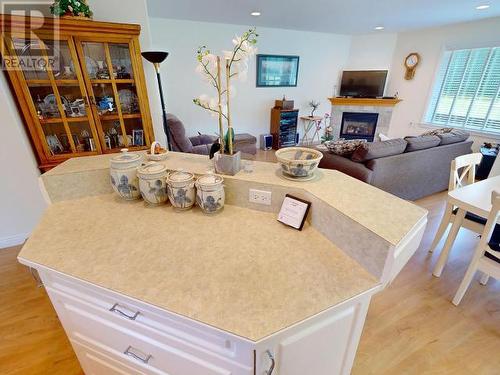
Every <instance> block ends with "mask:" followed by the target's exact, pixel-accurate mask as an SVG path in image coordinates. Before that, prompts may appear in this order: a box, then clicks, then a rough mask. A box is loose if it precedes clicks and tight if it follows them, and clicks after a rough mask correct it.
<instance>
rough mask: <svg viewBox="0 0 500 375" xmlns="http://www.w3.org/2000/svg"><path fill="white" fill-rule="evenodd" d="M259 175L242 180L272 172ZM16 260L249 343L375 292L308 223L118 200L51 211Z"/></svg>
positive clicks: (68, 204) (86, 201) (62, 205)
mask: <svg viewBox="0 0 500 375" xmlns="http://www.w3.org/2000/svg"><path fill="white" fill-rule="evenodd" d="M176 157H177V156H176ZM172 159H173V158H170V160H169V163H171V162H172ZM74 160H77V159H74ZM202 164H207V162H206V160H205V161H204V163H201V162H200V168H201V166H202ZM93 165H94V166H95V164H93ZM271 166H272V165H271ZM70 167H71V168H72V169H73V171H74V172H75V166H71V165H67V166H65V168H70ZM79 167H83V166H82V164H79ZM86 167H88V166H86ZM102 167H107V162H106V163H103V164H102ZM256 169H257V170H256V172H255V174H253V175H252V174H248V175H244V176H245V177H246V176H248V178H256V179H257V178H262V177H259V176H262V174H265V173H271V172H272V170H274V169H275V166H273V167H267V166H260V164H259V166H258V168H256ZM266 171H267V172H266ZM56 172H61V170H59V171H57V169H56V170H53V172H49V173H56ZM271 175H272V173H271ZM328 175H330V174H329V173H328ZM252 176H253V177H252ZM276 178H278V177H276ZM329 178H332V181H335V180H337V179H339V177H338V176H336V174H332V175H331V177H329ZM279 181H280V183H283V180H281V179H280V180H279ZM339 181H342V180H339ZM348 183H350V181H349V180H347V184H348ZM318 189H319V188H318ZM384 197H385V195H384ZM327 198H328V197H327ZM331 199H333V201H334V202H335V199H334V198H331ZM385 199H388V200H390V199H389V198H388V197H386V198H385ZM401 202H402V201H397V203H399V204H401ZM341 203H342V200H340V201H339V204H341ZM242 228H244V229H245V230H241V229H242ZM19 258H20V259H21V260H26V261H29V262H31V263H36V264H39V265H42V266H46V267H48V268H51V269H55V270H57V271H59V272H62V273H65V274H68V275H71V276H74V277H76V278H80V279H82V280H85V281H88V282H90V283H93V284H96V285H99V286H102V287H105V288H108V289H111V290H114V291H116V292H119V293H123V294H125V295H127V296H130V297H133V298H136V299H139V300H142V301H144V302H146V303H150V304H153V305H156V306H158V307H160V308H164V309H166V310H169V311H172V312H175V313H177V314H181V315H183V316H186V317H189V318H192V319H194V320H197V321H200V322H203V323H205V324H208V325H211V326H214V327H217V328H219V329H222V330H225V331H228V332H231V333H233V334H235V335H238V336H241V337H245V338H248V339H250V340H253V341H257V340H259V339H261V338H264V337H266V336H268V335H270V334H272V333H274V332H277V331H279V330H281V329H284V328H286V327H288V326H290V325H292V324H294V323H297V322H299V321H301V320H303V319H305V318H307V317H310V316H312V315H314V314H316V313H319V312H321V311H323V310H325V309H327V308H329V307H332V306H334V305H336V304H338V303H340V302H342V301H344V300H346V299H349V298H351V297H354V296H356V295H358V294H360V293H362V292H364V291H367V290H369V289H371V288H373V287H376V286H377V285H378V281H377V280H375V278H374V277H373V276H372V275H370V274H369V273H368V272H367V271H365V270H364V269H363V268H362V267H361V266H360V265H359V264H358V263H357V262H356V261H354V260H353V259H352V258H350V257H349V256H348V255H346V254H345V253H344V252H342V251H341V250H340V249H338V248H337V247H335V245H333V244H332V243H331V242H330V241H329V240H327V239H326V238H325V237H323V236H322V235H321V234H320V233H319V232H318V231H317V230H316V229H314V228H313V227H312V226H310V225H309V224H307V223H306V226H305V227H304V230H303V231H302V232H299V231H296V230H294V229H291V228H289V227H286V226H284V225H282V224H281V223H279V222H277V220H276V215H275V214H273V213H266V212H260V211H255V210H251V209H245V208H239V207H235V206H229V205H226V207H225V208H224V211H223V212H222V213H220V214H218V215H215V216H207V215H205V214H203V213H202V212H201V211H200V210H199V209H197V208H195V209H193V210H190V211H186V212H181V213H179V212H175V211H174V210H173V208H172V207H171V206H170V205H164V206H159V207H148V206H147V205H146V204H145V203H144V202H143V201H132V202H128V201H123V200H121V199H120V198H118V197H117V196H115V195H112V194H108V195H101V196H94V197H86V198H82V199H76V200H68V201H63V202H59V203H54V204H52V205H51V206H49V208H48V209H47V211H46V213H45V215H44V216H43V218H42V220H41V222H40V223H39V224H38V226H37V228H36V229H35V231H34V232H33V234H32V235H31V236H30V238H29V240H28V242H27V243H26V244H25V246H24V247H23V249H22V251H21V253H20V254H19ZM82 265H84V266H82Z"/></svg>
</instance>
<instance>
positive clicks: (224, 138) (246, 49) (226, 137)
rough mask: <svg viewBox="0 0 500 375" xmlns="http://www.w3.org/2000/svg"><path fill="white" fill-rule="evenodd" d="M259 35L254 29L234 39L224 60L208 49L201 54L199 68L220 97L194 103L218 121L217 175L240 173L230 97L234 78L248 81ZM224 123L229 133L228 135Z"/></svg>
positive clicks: (200, 98)
mask: <svg viewBox="0 0 500 375" xmlns="http://www.w3.org/2000/svg"><path fill="white" fill-rule="evenodd" d="M257 37H258V34H257V33H256V32H255V28H254V29H250V30H248V31H246V32H245V33H243V35H241V36H238V37H236V38H235V39H233V45H234V47H233V49H232V50H231V51H223V57H221V56H217V55H215V54H213V53H211V52H210V50H209V49H208V48H207V47H206V46H202V47H200V48H199V49H198V51H197V59H198V66H197V68H196V70H197V72H199V73H200V74H201V75H202V76H203V77H204V78H205V79H206V81H207V82H208V83H209V84H210V85H211V86H213V87H214V88H215V90H216V92H217V95H216V96H215V97H213V98H210V97H209V96H208V95H201V96H200V97H198V98H195V99H193V102H194V104H196V105H197V106H199V107H201V108H203V109H205V110H207V111H209V112H210V113H212V114H213V115H214V116H216V117H217V118H218V123H219V130H218V134H219V144H220V147H219V151H217V152H216V153H215V155H214V164H215V170H216V171H217V173H222V174H228V175H235V174H236V173H238V171H239V170H240V161H241V153H240V152H239V151H238V152H236V153H235V152H234V147H233V146H234V145H233V143H234V129H233V124H232V122H231V107H230V98H231V96H232V93H233V92H234V90H233V87H232V86H231V80H232V79H233V78H239V79H240V80H245V79H246V77H247V73H248V60H249V58H250V57H251V56H253V55H255V53H256V47H255V44H256V43H257ZM223 70H224V72H223ZM224 121H225V122H226V124H227V131H226V132H224Z"/></svg>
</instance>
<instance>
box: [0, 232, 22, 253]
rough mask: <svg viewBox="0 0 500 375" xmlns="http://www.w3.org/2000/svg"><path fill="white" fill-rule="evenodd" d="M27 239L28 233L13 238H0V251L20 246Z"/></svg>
mask: <svg viewBox="0 0 500 375" xmlns="http://www.w3.org/2000/svg"><path fill="white" fill-rule="evenodd" d="M28 237H29V233H19V234H15V235H13V236H7V237H0V250H2V249H3V248H6V247H12V246H17V245H21V244H22V243H23V242H24V241H26V239H27V238H28Z"/></svg>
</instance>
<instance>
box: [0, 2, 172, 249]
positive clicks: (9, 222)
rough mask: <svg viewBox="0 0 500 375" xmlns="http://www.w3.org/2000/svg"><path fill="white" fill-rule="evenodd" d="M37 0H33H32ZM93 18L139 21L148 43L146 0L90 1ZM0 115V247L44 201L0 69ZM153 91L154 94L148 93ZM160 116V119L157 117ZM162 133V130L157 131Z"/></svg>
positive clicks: (21, 236)
mask: <svg viewBox="0 0 500 375" xmlns="http://www.w3.org/2000/svg"><path fill="white" fill-rule="evenodd" d="M35 1H36V0H35ZM89 5H90V7H91V9H93V10H94V19H95V20H96V21H113V22H130V23H139V24H141V26H142V28H143V31H142V36H141V45H142V48H143V49H146V48H149V46H150V41H151V38H150V33H149V27H148V14H147V7H146V3H145V0H107V1H102V0H101V1H98V0H91V1H89ZM145 69H146V73H147V74H149V80H148V83H149V84H148V91H149V93H150V95H149V97H150V102H151V108H152V112H153V116H154V122H155V128H157V127H158V126H159V129H161V109H160V105H159V104H158V103H159V100H158V99H157V96H155V95H154V93H155V92H156V91H155V90H157V89H156V86H155V85H156V82H155V81H154V80H153V79H152V78H154V77H153V76H152V74H153V73H152V72H153V69H152V68H151V67H150V66H146V65H145ZM0 75H1V78H0V117H1V119H2V140H3V142H2V146H1V147H0V168H1V169H0V174H1V175H2V180H1V181H2V183H1V184H0V248H2V247H7V246H13V245H16V244H19V243H22V242H23V241H24V240H25V239H26V237H27V236H28V235H29V233H30V232H31V231H32V230H33V228H34V226H35V225H36V223H37V222H38V220H39V218H40V216H41V214H42V212H43V210H44V208H45V202H44V200H43V198H42V195H41V193H40V189H39V187H38V176H39V170H38V168H37V162H36V160H35V157H34V154H33V151H32V149H31V146H30V143H29V140H28V137H27V133H26V131H25V128H24V125H23V120H22V119H21V117H20V116H19V114H18V111H17V108H16V105H15V102H14V99H13V96H12V95H11V92H10V89H9V85H8V82H7V77H6V75H5V74H4V73H0ZM151 93H153V94H151ZM158 119H159V121H158ZM160 134H162V132H160Z"/></svg>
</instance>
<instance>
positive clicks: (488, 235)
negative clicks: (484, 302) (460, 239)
mask: <svg viewBox="0 0 500 375" xmlns="http://www.w3.org/2000/svg"><path fill="white" fill-rule="evenodd" d="M499 213H500V193H499V192H496V191H493V192H492V193H491V211H490V214H489V215H488V220H487V221H486V225H485V226H484V230H483V233H482V235H481V240H480V241H479V243H478V244H477V246H476V250H475V251H474V256H473V257H472V260H471V262H470V264H469V268H467V272H466V273H465V276H464V278H463V280H462V282H461V283H460V286H459V287H458V290H457V293H456V294H455V297H454V298H453V301H452V302H453V304H454V305H458V304H459V303H460V301H461V300H462V297H463V296H464V294H465V292H466V291H467V288H469V285H470V283H471V281H472V278H473V277H474V275H475V273H476V271H481V272H483V275H482V277H481V281H480V282H481V284H482V285H486V283H487V282H488V279H489V277H490V276H491V277H494V278H495V279H500V244H498V243H495V242H496V241H498V239H496V240H495V241H492V234H493V231H495V227H496V224H497V220H498V215H499Z"/></svg>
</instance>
